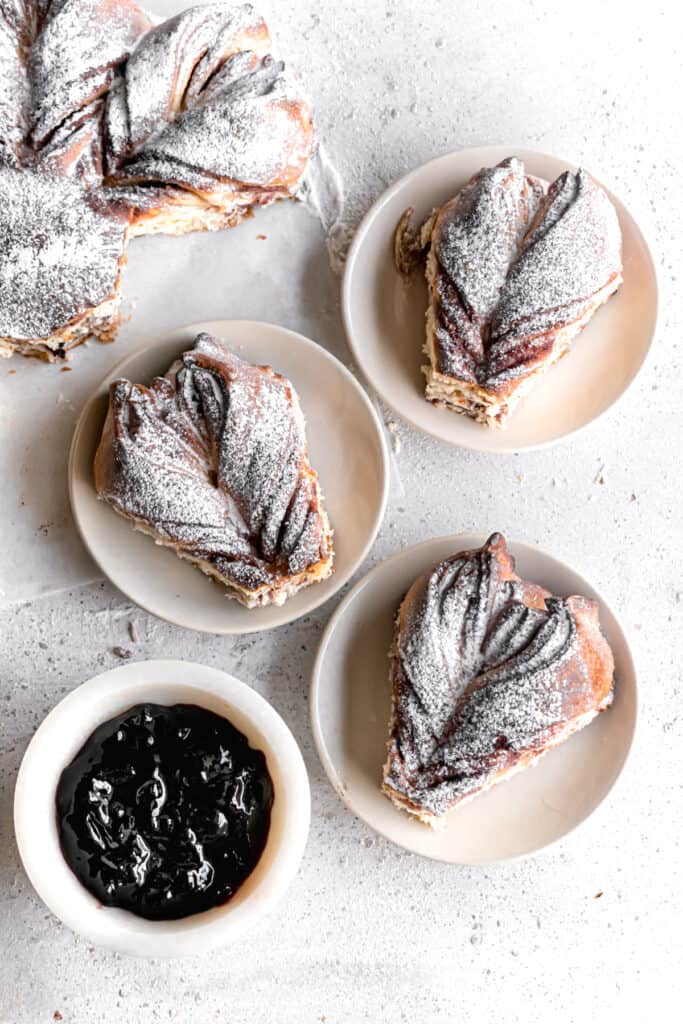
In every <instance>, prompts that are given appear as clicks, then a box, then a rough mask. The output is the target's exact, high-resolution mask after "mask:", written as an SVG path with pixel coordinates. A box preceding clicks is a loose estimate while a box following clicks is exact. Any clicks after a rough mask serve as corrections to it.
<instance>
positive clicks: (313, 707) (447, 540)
mask: <svg viewBox="0 0 683 1024" xmlns="http://www.w3.org/2000/svg"><path fill="white" fill-rule="evenodd" d="M488 536H490V534H489V533H487V534H484V533H481V534H473V533H468V532H465V531H462V532H460V533H455V534H441V535H440V536H438V537H430V538H429V539H428V540H424V541H420V542H418V543H417V544H412V545H410V546H409V547H407V548H403V549H402V550H401V551H397V552H395V553H394V554H393V555H389V556H388V557H387V558H384V559H382V561H380V562H378V563H377V565H374V566H373V567H372V569H370V570H369V571H368V572H367V573H365V574H364V575H363V576H362V577H361V578H360V579H359V580H358V581H357V582H356V584H355V585H354V586H353V587H352V588H351V590H349V592H348V593H347V594H345V596H344V599H343V600H342V601H340V603H339V604H338V605H337V607H336V608H335V610H334V613H333V614H332V616H331V617H330V619H329V620H328V622H327V624H326V626H325V629H324V631H323V633H322V636H321V638H320V643H319V645H318V650H317V652H316V656H315V660H314V662H313V669H312V673H311V683H310V695H309V706H310V710H309V716H310V722H311V731H312V734H313V742H314V745H315V749H316V751H317V754H318V757H319V759H320V763H321V764H322V766H323V769H324V771H325V775H326V776H327V780H328V782H329V783H330V785H331V786H332V788H333V789H334V791H335V793H336V794H337V796H338V797H339V798H340V800H341V801H342V803H343V804H344V805H345V806H346V808H347V809H348V810H349V811H351V813H352V814H354V815H355V817H356V818H358V819H359V820H360V821H362V822H363V823H364V824H365V825H366V826H367V827H368V828H371V829H372V830H373V832H376V833H377V834H378V835H381V836H382V837H383V838H384V839H386V840H387V841H388V842H390V843H393V844H394V845H395V846H398V847H400V848H401V849H404V850H407V851H408V852H410V853H412V854H414V855H416V856H421V857H425V858H426V859H428V860H436V861H440V862H441V863H447V864H451V865H452V866H453V867H456V866H461V867H462V866H467V867H476V868H482V869H486V868H487V867H491V866H495V865H498V864H511V863H514V862H516V861H521V860H526V859H528V858H529V857H536V856H538V855H539V854H543V853H546V852H547V851H549V850H551V849H552V848H554V847H555V846H557V845H558V844H559V843H561V842H564V841H565V840H566V838H567V837H568V836H569V835H571V834H572V833H574V832H576V830H577V829H579V828H581V826H583V825H584V824H585V823H586V822H587V821H588V819H589V818H591V817H592V816H593V815H594V814H595V812H596V811H597V810H598V808H599V807H600V806H601V805H602V804H604V803H605V802H606V801H607V800H608V799H612V798H613V796H614V793H615V791H616V790H617V787H618V786H619V785H620V784H621V781H622V779H623V775H624V770H625V768H626V766H627V764H628V761H629V758H630V756H631V753H632V750H633V746H634V744H635V743H636V737H637V734H638V732H639V721H640V695H639V686H638V679H639V669H638V663H637V661H636V656H635V654H634V650H633V646H632V644H631V643H630V642H629V638H628V632H627V630H626V628H625V626H624V623H623V621H622V619H621V617H620V616H619V615H618V614H617V612H616V611H615V610H614V606H613V605H612V604H611V603H610V602H609V601H608V600H607V599H606V598H605V596H604V594H603V593H602V591H600V590H598V588H597V587H596V586H595V585H594V584H593V583H592V581H591V580H590V579H589V578H588V577H587V576H586V575H585V574H584V573H583V571H582V570H581V569H580V568H575V567H573V566H572V565H570V564H569V563H568V562H565V561H564V560H563V559H562V558H560V557H559V556H558V555H555V554H553V553H552V552H551V551H548V550H547V548H545V547H543V546H541V545H540V544H534V543H533V542H531V541H518V540H516V539H514V538H513V539H510V538H508V537H507V536H506V538H505V539H506V542H507V545H508V547H509V548H510V550H511V552H512V555H513V557H514V558H515V560H517V554H518V552H525V553H526V552H529V553H532V554H534V555H541V556H542V557H544V558H548V559H550V560H551V561H552V562H555V564H556V565H558V566H559V567H560V568H562V569H566V570H569V571H570V572H571V573H573V574H574V575H576V576H580V577H581V579H582V580H584V581H585V583H586V584H587V585H588V586H589V588H590V589H591V590H592V591H593V593H594V594H595V598H594V600H596V601H597V602H598V604H599V605H600V607H601V608H602V607H604V608H606V609H607V610H609V613H610V615H611V616H612V618H613V620H614V624H615V625H616V627H617V630H618V631H619V633H620V634H621V637H622V639H623V641H624V651H625V654H626V657H627V659H628V661H629V662H630V669H631V672H630V674H631V676H632V680H633V725H632V728H631V733H630V736H629V737H628V742H627V744H626V748H625V750H624V755H623V760H622V763H621V766H620V768H619V772H618V774H617V776H616V778H615V779H614V780H613V782H612V784H611V786H610V787H609V788H608V789H607V790H606V791H605V792H604V793H603V795H602V796H601V797H600V799H599V800H598V802H597V803H596V804H595V806H594V807H592V808H591V810H590V811H588V813H587V814H585V815H584V817H583V818H581V819H580V820H579V821H577V822H575V824H573V825H572V826H570V827H569V828H568V829H567V830H566V831H565V832H564V833H562V835H559V836H556V837H555V838H554V839H551V840H549V841H548V842H546V843H543V844H542V845H540V846H538V847H536V848H535V849H533V850H529V851H526V852H522V853H518V854H512V855H509V856H504V857H494V858H488V859H481V860H467V861H464V860H463V861H452V860H447V859H446V858H443V857H440V856H439V855H438V854H430V853H428V852H423V851H417V850H415V849H414V848H413V847H411V846H410V845H408V844H406V843H402V842H401V841H400V840H398V839H396V838H395V836H393V835H389V834H388V833H387V832H386V831H384V830H383V829H382V828H381V827H379V826H377V825H376V824H375V823H374V822H372V821H370V820H368V818H367V817H365V816H364V815H361V814H360V813H359V812H358V810H357V809H356V807H355V806H354V803H353V801H352V800H351V799H350V798H349V794H348V791H347V790H346V788H345V787H344V786H342V785H339V784H338V772H337V770H336V767H335V763H334V760H333V758H332V756H331V754H330V753H329V750H328V748H327V743H326V740H325V733H324V730H323V727H322V724H321V717H320V697H321V688H322V682H321V677H322V674H323V671H322V670H323V664H324V660H325V656H326V653H327V648H328V647H329V644H330V642H331V639H332V635H333V633H334V630H335V629H336V626H337V623H338V621H339V620H340V619H341V618H342V617H343V615H344V613H345V611H346V609H347V608H348V607H349V606H350V605H351V604H352V603H353V601H354V599H355V598H356V597H357V595H358V594H359V593H360V592H361V591H362V590H363V589H364V588H365V587H366V586H367V585H368V583H370V582H371V580H372V579H374V578H375V577H376V576H378V575H379V574H380V573H381V572H382V571H383V570H384V569H385V568H386V567H387V566H388V565H390V564H395V563H397V562H400V561H401V560H402V559H403V558H405V556H406V555H407V554H413V553H416V552H418V551H420V550H424V551H425V552H426V551H427V550H428V549H430V548H431V547H432V546H435V545H438V544H444V545H445V544H449V545H450V544H453V545H454V547H453V552H454V553H457V552H458V551H466V550H468V549H469V548H471V547H478V546H481V545H482V544H483V543H484V542H485V541H486V539H487V537H488ZM433 564H436V563H435V562H434V561H433V560H432V561H431V562H430V561H429V560H426V561H425V568H424V570H423V571H426V570H427V569H428V568H429V567H430V565H433ZM540 582H541V583H542V581H540ZM387 673H388V669H387ZM387 718H388V709H387ZM396 813H397V814H404V813H405V812H403V811H400V810H399V809H398V808H396Z"/></svg>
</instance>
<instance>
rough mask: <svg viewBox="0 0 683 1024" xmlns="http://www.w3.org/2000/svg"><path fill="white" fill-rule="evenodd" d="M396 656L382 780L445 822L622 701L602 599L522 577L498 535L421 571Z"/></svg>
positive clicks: (409, 806) (433, 819)
mask: <svg viewBox="0 0 683 1024" xmlns="http://www.w3.org/2000/svg"><path fill="white" fill-rule="evenodd" d="M390 658H391V685H392V708H391V719H390V725H389V729H390V736H389V743H388V758H387V762H386V764H385V766H384V782H383V787H382V788H383V790H384V792H385V793H386V795H387V796H388V797H390V799H391V800H393V802H394V803H395V804H396V805H397V806H398V807H400V808H402V809H404V810H406V811H408V812H409V813H410V814H413V815H415V816H416V817H417V818H419V819H420V820H421V821H423V822H424V823H425V824H427V825H431V826H433V827H436V828H438V827H440V826H441V825H442V824H443V820H444V815H445V814H446V813H447V812H448V811H450V810H451V809H452V808H454V807H457V806H458V804H461V803H463V802H464V801H467V800H470V799H471V798H472V797H474V796H476V795H477V794H478V793H483V792H484V791H485V790H487V789H490V787H491V786H494V785H495V784H496V783H498V782H501V781H503V780H504V779H508V778H510V776H511V775H514V774H515V773H516V772H518V771H521V770H522V769H523V768H527V767H529V766H530V765H532V764H534V763H535V762H536V761H537V760H538V759H539V757H541V756H542V755H543V754H544V753H545V752H546V751H547V750H550V749H551V748H552V747H555V746H557V745H558V744H559V743H562V742H564V740H566V739H568V738H569V737H570V736H571V735H572V734H573V733H575V732H577V730H579V729H582V728H583V727H584V726H586V725H588V723H589V722H591V721H592V720H593V718H595V716H596V715H597V714H598V713H599V712H600V711H604V710H605V709H606V708H608V707H609V705H610V704H611V702H612V687H613V677H614V659H613V656H612V652H611V650H610V647H609V645H608V643H607V641H606V640H605V638H604V636H603V635H602V633H601V631H600V623H599V619H598V606H597V604H596V603H595V601H591V600H588V599H587V598H584V597H568V598H566V599H565V598H560V597H553V596H552V595H551V594H550V593H549V592H548V591H547V590H544V589H543V588H542V587H539V586H537V585H536V584H534V583H530V582H528V581H526V580H523V579H520V577H519V576H517V575H516V573H515V565H514V560H513V558H512V556H511V555H510V552H509V551H508V549H507V545H506V543H505V539H504V538H503V537H502V536H501V535H500V534H499V533H494V534H493V535H492V536H491V537H490V538H489V539H488V541H487V542H486V544H485V545H484V546H483V547H482V548H479V549H477V550H474V551H463V552H460V553H458V554H457V555H454V556H453V557H452V558H448V559H446V560H445V561H443V562H441V563H440V564H439V565H437V566H436V567H435V568H434V569H432V570H430V571H429V572H427V573H425V574H424V575H423V576H421V577H420V578H419V579H418V580H416V581H415V583H414V584H413V585H412V586H411V588H410V589H409V591H408V593H407V594H406V596H405V598H404V599H403V602H402V603H401V606H400V608H399V611H398V616H397V620H396V628H395V636H394V643H393V646H392V649H391V654H390Z"/></svg>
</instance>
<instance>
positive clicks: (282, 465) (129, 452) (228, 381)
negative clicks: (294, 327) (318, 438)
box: [95, 334, 333, 607]
mask: <svg viewBox="0 0 683 1024" xmlns="http://www.w3.org/2000/svg"><path fill="white" fill-rule="evenodd" d="M95 485H96V488H97V492H98V495H99V497H100V498H102V499H104V500H105V501H107V502H109V504H110V505H111V506H112V507H113V508H114V509H115V510H116V511H117V512H119V513H120V514H121V515H122V516H124V517H125V518H126V519H128V520H129V521H130V522H131V523H132V524H133V525H134V526H135V527H136V528H137V529H140V530H142V531H144V532H145V533H148V534H151V535H152V536H153V537H154V538H155V540H157V542H158V543H160V544H162V545H164V546H166V547H169V548H172V549H173V550H174V551H175V552H176V554H177V555H179V556H180V557H181V558H184V559H187V560H188V561H190V562H192V563H193V564H194V565H196V566H198V567H199V568H201V569H202V570H203V571H204V572H206V573H207V574H208V575H209V576H211V577H213V578H214V579H216V580H218V581H219V582H221V583H223V584H225V586H226V587H227V588H228V589H227V591H226V593H227V594H228V596H231V597H236V598H237V599H238V600H239V601H240V602H241V603H242V604H244V605H246V606H247V607H255V606H258V605H266V604H271V603H274V604H282V603H283V602H284V601H285V600H286V599H287V598H288V597H290V596H291V595H292V594H294V593H295V592H296V591H297V590H299V589H300V588H301V587H304V586H307V585H308V584H309V583H314V582H317V581H319V580H322V579H325V578H326V577H327V576H329V575H330V573H331V572H332V563H333V548H332V534H331V530H330V525H329V522H328V519H327V515H326V513H325V511H324V509H323V507H322V499H321V495H320V489H319V486H318V481H317V477H316V474H315V473H314V472H313V470H312V468H311V466H310V463H309V461H308V454H307V443H306V433H305V425H304V418H303V414H302V412H301V407H300V405H299V399H298V397H297V394H296V391H295V390H294V387H293V385H292V384H291V383H290V382H289V381H288V380H287V379H286V378H285V377H282V376H280V374H278V373H275V372H274V371H273V370H272V369H271V368H270V367H262V366H253V365H252V364H251V363H247V362H245V361H244V360H242V359H240V358H238V356H236V355H235V354H234V353H232V352H231V351H230V350H229V349H228V348H227V346H226V345H225V344H224V343H222V342H221V341H219V340H217V339H216V338H213V337H211V336H209V335H207V334H200V335H199V336H198V337H197V339H196V342H195V345H194V348H193V349H192V350H191V351H188V352H185V353H184V354H183V356H182V357H181V359H180V360H179V362H178V363H177V364H174V366H173V367H171V369H170V370H169V372H168V374H167V375H166V376H165V377H158V378H156V379H155V380H154V381H152V384H151V385H150V387H145V386H144V385H141V384H134V383H131V382H130V381H127V380H118V381H115V382H114V383H113V384H112V385H111V391H110V399H109V412H108V415H107V419H106V422H105V426H104V430H103V434H102V440H101V442H100V445H99V448H98V450H97V454H96V457H95Z"/></svg>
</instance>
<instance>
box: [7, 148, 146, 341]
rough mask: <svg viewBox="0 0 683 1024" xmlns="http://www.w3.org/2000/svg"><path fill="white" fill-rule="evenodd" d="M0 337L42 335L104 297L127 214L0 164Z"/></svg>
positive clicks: (110, 288) (110, 289) (67, 184)
mask: <svg viewBox="0 0 683 1024" xmlns="http://www.w3.org/2000/svg"><path fill="white" fill-rule="evenodd" d="M0 211H2V216H0V253H1V254H2V255H1V258H0V336H8V337H13V338H21V339H27V340H30V339H36V338H42V337H44V336H46V335H49V334H50V333H51V332H52V331H53V330H55V329H56V328H57V327H61V326H62V325H63V324H65V323H69V322H70V321H71V320H73V319H74V318H75V317H77V316H78V315H80V314H83V313H84V312H85V311H87V310H88V309H89V308H91V307H93V306H97V305H99V304H100V303H102V302H104V301H105V300H106V299H108V298H110V297H111V296H112V295H113V294H114V292H115V290H116V285H117V280H118V275H119V260H120V259H121V254H122V251H123V245H124V239H125V233H126V221H125V218H124V219H121V218H120V217H119V218H116V217H114V216H112V215H111V212H110V211H107V210H102V209H100V208H98V207H97V205H96V204H95V203H94V202H93V201H92V200H91V199H90V198H89V197H88V196H87V194H86V193H84V192H83V190H82V189H81V188H80V186H79V185H78V184H77V183H75V182H72V181H69V180H67V179H64V178H60V177H53V176H51V175H47V174H35V173H32V172H30V171H26V170H24V171H19V170H13V169H11V168H2V167H0Z"/></svg>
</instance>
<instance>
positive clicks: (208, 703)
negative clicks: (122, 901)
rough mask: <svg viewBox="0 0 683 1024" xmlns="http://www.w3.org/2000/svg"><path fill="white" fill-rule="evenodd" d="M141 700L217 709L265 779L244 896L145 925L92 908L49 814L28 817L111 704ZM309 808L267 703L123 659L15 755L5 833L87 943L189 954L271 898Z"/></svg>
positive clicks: (280, 890)
mask: <svg viewBox="0 0 683 1024" xmlns="http://www.w3.org/2000/svg"><path fill="white" fill-rule="evenodd" d="M164 693H166V694H168V697H167V698H165V697H164V696H163V694H164ZM146 700H151V701H155V702H159V703H169V704H173V703H177V702H179V703H183V702H184V703H187V702H192V701H195V702H196V703H197V704H199V705H200V706H205V707H209V708H210V710H213V711H214V712H215V713H217V714H223V715H224V716H225V717H227V718H228V719H229V720H231V721H233V722H234V724H235V725H236V726H237V728H239V729H240V730H241V731H243V732H244V733H245V734H246V735H247V738H248V739H249V742H250V743H251V744H252V745H258V747H259V748H260V749H262V750H263V752H264V753H265V755H266V759H267V763H268V768H269V771H270V772H271V775H274V776H275V778H274V782H275V798H274V802H273V813H272V814H271V826H270V830H269V833H268V839H267V840H266V846H265V848H264V852H263V853H262V855H261V858H260V859H259V861H258V862H257V865H256V867H255V868H254V871H253V872H252V874H251V875H250V876H248V879H247V880H245V883H243V885H244V886H245V887H248V888H247V891H246V894H243V893H242V887H241V888H240V890H238V892H237V893H236V894H235V896H234V897H233V899H232V900H229V901H228V902H227V903H225V904H223V905H222V906H219V907H216V908H213V909H212V910H209V911H206V912H204V913H201V914H197V915H192V916H190V917H185V918H179V919H176V920H174V921H148V920H147V919H145V918H141V917H137V916H136V915H135V914H132V913H130V912H129V911H125V910H121V909H119V908H112V907H102V906H101V904H99V902H98V901H97V899H96V898H95V897H94V896H93V895H92V894H91V893H90V892H89V891H88V890H87V889H86V888H85V887H84V886H83V885H82V884H81V883H80V882H79V881H78V879H77V878H76V876H75V875H74V874H73V872H72V871H71V869H70V868H69V866H68V864H67V862H66V860H65V859H64V857H63V855H62V854H61V850H60V848H59V837H58V830H57V821H56V815H55V819H54V822H53V823H49V822H48V823H46V822H39V823H38V824H37V825H36V823H35V821H34V820H33V818H34V817H35V815H34V814H32V807H33V806H35V803H36V801H39V800H40V799H41V798H40V797H39V795H38V794H39V793H40V792H41V791H43V794H44V795H43V796H42V800H43V802H45V801H47V802H48V803H49V802H50V801H51V802H53V801H54V797H55V792H56V787H57V783H58V780H59V776H60V775H61V772H62V770H63V768H64V767H65V766H66V765H67V764H68V763H69V762H70V760H71V759H72V758H73V756H74V754H75V753H76V752H77V750H78V749H80V747H81V746H82V744H83V742H84V740H85V739H86V738H87V737H88V736H89V735H90V734H91V733H92V732H93V730H94V729H95V728H97V726H98V725H99V724H101V723H102V722H105V721H107V720H108V719H110V718H111V717H113V716H114V715H116V714H117V713H120V712H119V711H117V708H120V710H121V711H123V710H125V709H126V708H128V707H131V706H133V705H135V704H138V703H144V702H145V701H146ZM221 708H224V710H223V711H221V710H220V709H221ZM56 740H57V742H60V743H62V745H63V746H64V747H65V748H66V749H65V752H64V755H63V756H60V757H58V758H55V757H54V754H53V752H52V753H51V755H50V768H49V774H48V775H47V778H46V774H45V765H44V759H45V752H46V751H52V744H53V743H54V742H55V741H56ZM53 765H54V767H53ZM46 787H47V789H46ZM276 808H277V811H276V810H275V809H276ZM310 809H311V799H310V788H309V782H308V774H307V771H306V767H305V765H304V761H303V757H302V755H301V751H300V750H299V747H298V745H297V743H296V740H295V739H294V737H293V735H292V733H291V731H290V730H289V728H288V726H287V725H286V723H285V722H284V720H283V719H282V718H281V717H280V715H279V714H278V712H277V711H276V710H275V709H274V708H273V707H272V706H271V705H270V704H269V703H268V701H267V700H266V699H265V698H264V697H262V696H261V695H260V694H259V693H257V692H256V691H255V690H253V689H252V688H251V687H250V686H247V684H246V683H243V682H241V681H240V680H238V679H236V678H235V677H234V676H232V675H230V674H228V673H227V672H223V671H221V670H220V669H216V668H213V667H210V666H208V665H202V664H199V663H195V662H190V661H182V660H179V659H160V660H150V661H138V662H128V663H127V664H125V665H121V666H117V667H116V668H113V669H110V670H108V671H106V672H103V673H101V674H99V675H97V676H94V677H92V678H91V679H89V680H87V681H86V682H84V683H82V684H81V685H80V686H78V687H77V688H76V689H75V690H72V691H71V692H70V693H69V694H67V696H66V697H64V698H63V699H62V700H61V701H60V702H59V703H58V704H56V705H55V707H53V708H52V710H51V711H50V712H49V713H48V715H47V716H46V717H45V718H44V719H43V721H42V722H41V724H40V725H39V727H38V729H37V730H36V732H35V733H34V735H33V737H32V738H31V740H30V742H29V744H28V747H27V749H26V751H25V753H24V756H23V758H22V762H21V766H20V768H19V773H18V776H17V780H16V785H15V791H14V831H15V838H16V843H17V847H18V850H19V856H20V859H21V862H22V865H23V867H24V870H25V872H26V874H27V876H28V878H29V881H30V882H31V884H32V886H33V888H34V889H35V891H36V893H37V894H38V896H39V897H40V898H41V899H42V900H43V902H44V903H45V904H46V906H47V907H48V909H49V910H51V911H52V913H53V914H54V915H55V916H56V917H57V918H59V919H60V920H61V921H62V922H63V923H64V924H66V925H67V926H68V927H69V928H71V929H72V930H73V931H75V932H77V933H78V934H79V935H81V936H83V937H85V938H86V939H88V940H89V941H90V942H92V943H94V944H96V945H99V946H104V947H105V948H108V949H110V950H113V951H115V952H118V953H124V954H128V955H132V956H141V957H155V958H157V957H176V956H191V955H196V954H199V953H205V952H207V951H209V950H211V949H214V948H216V947H218V946H220V945H223V944H224V943H227V942H229V941H232V940H233V939H234V938H236V937H237V936H238V935H239V934H241V933H242V931H243V930H244V929H245V928H247V927H251V926H253V925H254V924H255V923H256V922H257V921H258V920H259V919H260V918H262V917H263V916H264V915H265V914H266V913H268V912H269V911H270V910H271V909H272V908H273V907H274V906H275V905H276V904H277V903H278V902H279V900H280V899H281V898H282V897H283V895H284V893H285V891H286V889H287V888H288V886H289V885H290V883H291V882H292V881H293V879H294V876H295V875H296V873H297V871H298V869H299V865H300V862H301V859H302V857H303V854H304V849H305V846H306V842H307V839H308V831H309V825H310ZM273 814H276V817H275V818H274V817H273ZM276 821H277V827H275V822H276ZM39 839H40V840H41V841H40V842H39ZM46 843H47V846H48V852H47V853H46ZM55 855H57V856H55ZM254 876H256V878H255V880H254V881H253V883H252V885H251V886H249V880H250V879H254Z"/></svg>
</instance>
